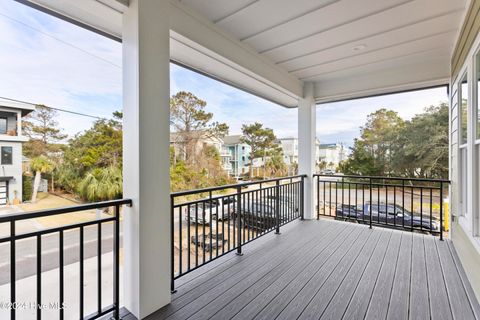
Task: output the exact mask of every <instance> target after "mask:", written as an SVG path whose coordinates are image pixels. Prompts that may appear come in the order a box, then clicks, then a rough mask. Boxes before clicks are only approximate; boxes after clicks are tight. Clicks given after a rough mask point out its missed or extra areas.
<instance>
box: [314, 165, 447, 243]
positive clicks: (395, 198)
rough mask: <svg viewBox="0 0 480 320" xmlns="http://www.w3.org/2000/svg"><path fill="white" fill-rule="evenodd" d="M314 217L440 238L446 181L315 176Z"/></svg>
mask: <svg viewBox="0 0 480 320" xmlns="http://www.w3.org/2000/svg"><path fill="white" fill-rule="evenodd" d="M314 177H315V180H316V203H317V205H316V209H317V218H319V217H320V216H327V217H333V218H335V219H339V220H348V221H354V222H359V223H364V224H368V225H370V227H372V226H373V225H376V226H382V227H389V228H396V229H402V230H409V231H419V232H427V233H431V234H434V235H439V236H440V239H442V240H443V214H444V207H443V196H444V195H446V194H447V191H446V190H445V188H448V185H449V183H450V181H449V180H441V179H419V178H399V177H377V176H351V175H322V174H315V175H314Z"/></svg>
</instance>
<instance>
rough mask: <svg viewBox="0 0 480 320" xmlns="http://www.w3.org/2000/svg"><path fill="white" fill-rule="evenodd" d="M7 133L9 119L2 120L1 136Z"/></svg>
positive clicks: (0, 125)
mask: <svg viewBox="0 0 480 320" xmlns="http://www.w3.org/2000/svg"><path fill="white" fill-rule="evenodd" d="M6 133H7V118H0V134H6Z"/></svg>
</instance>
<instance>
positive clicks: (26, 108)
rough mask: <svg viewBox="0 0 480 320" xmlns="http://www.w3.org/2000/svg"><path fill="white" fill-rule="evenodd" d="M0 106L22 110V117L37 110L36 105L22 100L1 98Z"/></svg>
mask: <svg viewBox="0 0 480 320" xmlns="http://www.w3.org/2000/svg"><path fill="white" fill-rule="evenodd" d="M0 108H8V109H14V110H21V111H22V117H24V116H26V115H27V114H29V113H30V112H32V111H34V110H35V105H33V104H30V103H25V102H21V101H15V100H8V99H2V98H0Z"/></svg>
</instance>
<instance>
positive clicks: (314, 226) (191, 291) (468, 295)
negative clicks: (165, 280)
mask: <svg viewBox="0 0 480 320" xmlns="http://www.w3.org/2000/svg"><path fill="white" fill-rule="evenodd" d="M202 269H203V270H202ZM178 285H179V288H178V289H179V291H178V293H176V294H175V295H174V299H173V300H172V303H171V304H170V305H168V306H166V307H164V308H162V309H161V310H159V311H157V312H155V313H154V314H152V315H150V316H149V317H148V319H150V320H152V319H154V320H157V319H237V320H239V319H380V318H383V319H385V318H389V319H423V318H432V319H476V318H475V315H478V313H479V311H480V307H479V304H478V302H477V300H476V298H475V296H474V294H473V291H472V289H471V287H470V285H469V283H468V280H467V278H466V275H465V273H464V271H463V269H462V267H461V265H460V264H459V260H458V257H457V256H456V252H455V249H454V248H453V246H452V245H451V243H450V242H449V241H448V240H446V241H440V240H439V239H438V238H437V237H433V236H431V235H421V234H412V233H409V232H402V231H398V230H389V229H382V228H378V227H374V228H373V229H369V228H368V226H364V225H357V224H353V223H345V222H339V221H332V220H327V219H322V220H320V221H296V222H293V223H291V224H290V225H289V226H285V227H283V228H282V234H281V235H274V234H269V235H266V236H265V237H264V238H262V239H259V240H258V241H253V242H251V243H249V244H247V245H245V247H244V255H243V256H235V255H234V254H228V255H227V256H226V257H222V258H219V259H218V260H217V261H215V262H212V263H211V264H209V265H207V266H205V267H204V268H200V269H198V270H195V271H193V272H192V273H190V274H189V275H188V276H185V279H182V280H179V281H178Z"/></svg>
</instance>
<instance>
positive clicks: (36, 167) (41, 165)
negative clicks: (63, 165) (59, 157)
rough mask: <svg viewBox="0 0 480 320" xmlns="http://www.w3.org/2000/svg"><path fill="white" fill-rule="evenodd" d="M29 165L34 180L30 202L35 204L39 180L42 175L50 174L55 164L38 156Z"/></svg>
mask: <svg viewBox="0 0 480 320" xmlns="http://www.w3.org/2000/svg"><path fill="white" fill-rule="evenodd" d="M30 165H31V167H32V170H33V171H35V180H34V183H33V194H32V202H33V203H35V202H36V201H37V193H38V188H39V187H40V179H41V176H42V173H51V172H52V171H53V169H54V168H55V164H54V163H53V162H52V161H50V160H49V159H48V158H47V157H45V156H39V157H36V158H33V159H32V160H31V164H30Z"/></svg>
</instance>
